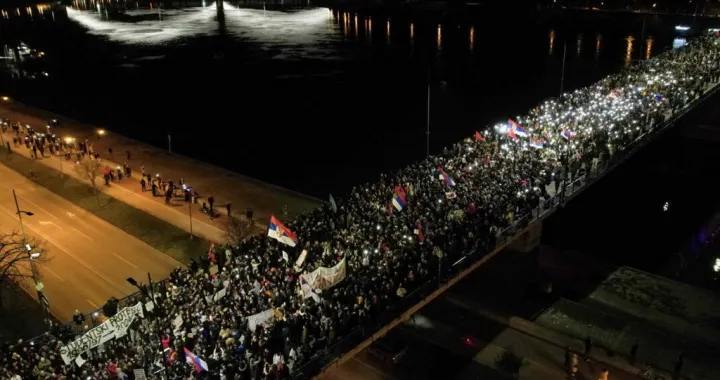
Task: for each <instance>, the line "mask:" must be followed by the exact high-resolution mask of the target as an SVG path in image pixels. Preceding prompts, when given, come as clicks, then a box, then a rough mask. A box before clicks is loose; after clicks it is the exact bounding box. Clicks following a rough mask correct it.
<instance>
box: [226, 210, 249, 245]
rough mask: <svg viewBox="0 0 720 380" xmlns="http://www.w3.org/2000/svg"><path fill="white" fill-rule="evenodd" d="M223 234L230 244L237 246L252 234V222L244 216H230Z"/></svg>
mask: <svg viewBox="0 0 720 380" xmlns="http://www.w3.org/2000/svg"><path fill="white" fill-rule="evenodd" d="M225 232H226V234H227V238H228V241H229V242H230V243H231V244H233V245H239V244H240V243H242V241H243V240H245V238H247V237H248V236H250V234H251V233H252V221H250V220H249V219H247V218H246V217H245V216H239V217H238V216H235V215H230V216H229V217H228V224H227V230H226V231H225Z"/></svg>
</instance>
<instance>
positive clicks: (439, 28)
mask: <svg viewBox="0 0 720 380" xmlns="http://www.w3.org/2000/svg"><path fill="white" fill-rule="evenodd" d="M436 34H437V38H436V41H435V44H436V45H437V48H438V50H442V44H443V43H442V25H440V24H438V26H437V33H436Z"/></svg>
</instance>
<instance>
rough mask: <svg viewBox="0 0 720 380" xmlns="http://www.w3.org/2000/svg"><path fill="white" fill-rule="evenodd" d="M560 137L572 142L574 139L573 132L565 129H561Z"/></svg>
mask: <svg viewBox="0 0 720 380" xmlns="http://www.w3.org/2000/svg"><path fill="white" fill-rule="evenodd" d="M561 135H562V137H563V138H564V139H565V140H572V139H574V138H575V132H573V131H571V130H569V129H567V128H565V129H563V131H562V133H561Z"/></svg>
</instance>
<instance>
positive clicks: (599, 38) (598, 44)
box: [595, 33, 602, 59]
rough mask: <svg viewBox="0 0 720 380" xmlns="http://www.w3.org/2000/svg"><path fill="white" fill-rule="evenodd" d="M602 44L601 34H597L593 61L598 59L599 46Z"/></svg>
mask: <svg viewBox="0 0 720 380" xmlns="http://www.w3.org/2000/svg"><path fill="white" fill-rule="evenodd" d="M601 43H602V34H600V33H598V34H597V35H596V36H595V59H598V58H600V45H601Z"/></svg>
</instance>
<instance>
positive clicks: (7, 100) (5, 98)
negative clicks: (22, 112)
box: [2, 96, 10, 102]
mask: <svg viewBox="0 0 720 380" xmlns="http://www.w3.org/2000/svg"><path fill="white" fill-rule="evenodd" d="M2 100H3V102H9V101H10V97H8V96H3V97H2Z"/></svg>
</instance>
